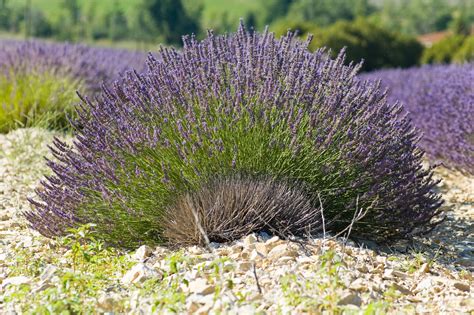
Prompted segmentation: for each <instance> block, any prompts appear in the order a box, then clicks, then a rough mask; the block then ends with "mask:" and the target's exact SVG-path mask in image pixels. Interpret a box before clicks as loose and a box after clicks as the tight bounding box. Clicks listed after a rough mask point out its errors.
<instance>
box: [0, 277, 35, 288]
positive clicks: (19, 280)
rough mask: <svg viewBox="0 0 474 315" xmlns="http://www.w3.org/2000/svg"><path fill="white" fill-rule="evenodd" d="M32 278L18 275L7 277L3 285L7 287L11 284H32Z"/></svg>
mask: <svg viewBox="0 0 474 315" xmlns="http://www.w3.org/2000/svg"><path fill="white" fill-rule="evenodd" d="M30 283H31V279H30V278H28V277H25V276H17V277H10V278H6V279H5V280H3V282H2V287H6V286H7V285H9V284H12V285H21V284H30Z"/></svg>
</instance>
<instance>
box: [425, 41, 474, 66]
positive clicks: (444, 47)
mask: <svg viewBox="0 0 474 315" xmlns="http://www.w3.org/2000/svg"><path fill="white" fill-rule="evenodd" d="M465 39H466V37H465V36H463V35H453V36H449V37H447V38H445V39H443V40H441V41H439V42H437V43H435V44H433V46H431V47H430V48H428V49H425V51H424V52H423V55H422V57H421V62H422V63H450V62H452V61H453V57H454V55H456V53H457V52H458V51H459V50H460V49H461V47H462V46H463V44H464V41H465ZM463 49H466V50H468V49H469V48H463ZM459 57H461V58H462V57H463V56H461V55H460V56H459Z"/></svg>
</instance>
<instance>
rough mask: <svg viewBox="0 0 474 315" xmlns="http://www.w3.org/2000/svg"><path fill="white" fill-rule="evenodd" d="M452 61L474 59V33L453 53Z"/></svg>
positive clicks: (469, 60)
mask: <svg viewBox="0 0 474 315" xmlns="http://www.w3.org/2000/svg"><path fill="white" fill-rule="evenodd" d="M453 61H454V62H459V63H462V62H472V61H474V35H471V36H469V37H467V38H466V39H465V40H464V43H463V44H462V46H461V47H460V48H459V49H458V51H456V53H454V55H453Z"/></svg>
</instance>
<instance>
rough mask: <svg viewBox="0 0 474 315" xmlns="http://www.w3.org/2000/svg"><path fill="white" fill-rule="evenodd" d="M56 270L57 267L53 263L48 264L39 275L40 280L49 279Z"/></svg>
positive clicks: (45, 280)
mask: <svg viewBox="0 0 474 315" xmlns="http://www.w3.org/2000/svg"><path fill="white" fill-rule="evenodd" d="M57 270H58V267H56V266H54V265H48V266H47V267H46V268H45V269H44V270H43V272H42V273H41V275H40V280H41V282H47V281H49V280H50V279H51V278H52V277H53V275H54V274H55V273H56V271H57Z"/></svg>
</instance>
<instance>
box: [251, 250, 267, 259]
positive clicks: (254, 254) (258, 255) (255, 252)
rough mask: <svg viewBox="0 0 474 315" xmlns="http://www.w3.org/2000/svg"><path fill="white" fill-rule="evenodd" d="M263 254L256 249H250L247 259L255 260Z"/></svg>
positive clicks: (262, 256)
mask: <svg viewBox="0 0 474 315" xmlns="http://www.w3.org/2000/svg"><path fill="white" fill-rule="evenodd" d="M264 257H265V255H262V254H261V253H259V252H258V251H257V250H256V249H254V250H252V251H251V252H250V256H249V259H250V260H253V261H256V260H260V259H262V258H264Z"/></svg>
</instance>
